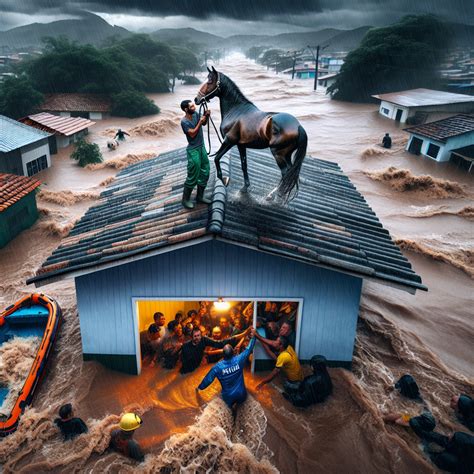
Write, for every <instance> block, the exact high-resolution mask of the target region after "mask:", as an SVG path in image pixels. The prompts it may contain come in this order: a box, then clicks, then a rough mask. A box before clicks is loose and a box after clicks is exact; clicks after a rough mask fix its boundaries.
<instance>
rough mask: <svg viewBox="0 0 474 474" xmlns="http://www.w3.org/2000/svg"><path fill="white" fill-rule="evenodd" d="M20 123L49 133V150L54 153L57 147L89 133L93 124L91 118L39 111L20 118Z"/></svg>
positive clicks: (75, 140) (61, 146)
mask: <svg viewBox="0 0 474 474" xmlns="http://www.w3.org/2000/svg"><path fill="white" fill-rule="evenodd" d="M20 122H21V123H24V124H25V125H29V126H30V127H33V128H37V129H38V130H43V131H45V132H48V133H50V134H51V137H50V142H49V144H50V150H51V153H52V154H53V155H54V154H55V153H57V152H58V149H59V148H66V147H67V146H68V145H70V144H71V143H75V142H77V141H78V140H79V139H80V138H82V137H84V136H86V135H87V134H88V133H89V127H90V126H91V125H94V124H95V122H93V121H92V120H89V119H86V118H82V117H58V116H57V115H53V114H49V113H47V112H41V113H39V114H34V115H29V116H28V117H25V118H22V119H21V120H20Z"/></svg>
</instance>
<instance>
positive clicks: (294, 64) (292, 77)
mask: <svg viewBox="0 0 474 474" xmlns="http://www.w3.org/2000/svg"><path fill="white" fill-rule="evenodd" d="M297 56H298V52H297V51H295V52H294V53H293V69H292V71H291V80H293V79H294V78H295V67H296V58H297Z"/></svg>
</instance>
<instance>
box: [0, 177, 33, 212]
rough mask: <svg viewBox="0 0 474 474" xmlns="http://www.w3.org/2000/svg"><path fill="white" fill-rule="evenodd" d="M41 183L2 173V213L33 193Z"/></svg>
mask: <svg viewBox="0 0 474 474" xmlns="http://www.w3.org/2000/svg"><path fill="white" fill-rule="evenodd" d="M40 184H41V183H40V182H39V181H38V180H37V179H34V178H29V177H28V176H17V175H16V174H8V173H0V213H1V212H3V211H5V210H6V209H8V208H9V207H10V206H13V204H15V203H16V202H18V201H19V200H20V199H22V198H24V197H25V196H27V195H28V194H30V193H31V192H33V191H34V190H35V189H36V188H37V187H38V186H40Z"/></svg>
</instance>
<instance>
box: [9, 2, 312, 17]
mask: <svg viewBox="0 0 474 474" xmlns="http://www.w3.org/2000/svg"><path fill="white" fill-rule="evenodd" d="M73 8H83V9H87V10H92V11H102V12H110V13H125V12H130V13H134V12H135V13H137V12H140V13H148V14H153V15H160V16H168V15H184V16H189V17H193V18H208V17H210V16H220V17H225V18H235V19H237V20H255V19H259V18H263V17H265V16H267V15H270V14H273V15H275V14H276V15H284V14H289V13H294V12H298V11H306V12H311V13H315V12H318V11H321V7H320V4H319V0H292V1H283V2H280V1H278V0H238V1H234V0H138V1H137V0H98V1H95V0H91V1H87V0H86V1H81V0H77V1H70V2H61V1H59V0H26V1H25V0H21V1H18V0H0V11H5V12H21V13H27V12H29V13H36V12H39V11H44V10H62V11H64V10H67V11H70V10H71V9H73Z"/></svg>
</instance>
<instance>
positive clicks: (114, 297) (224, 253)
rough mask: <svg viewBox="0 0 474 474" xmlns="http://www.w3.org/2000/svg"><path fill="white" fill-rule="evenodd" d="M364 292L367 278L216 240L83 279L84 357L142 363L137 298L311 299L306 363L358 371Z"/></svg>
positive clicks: (306, 307)
mask: <svg viewBox="0 0 474 474" xmlns="http://www.w3.org/2000/svg"><path fill="white" fill-rule="evenodd" d="M361 286H362V280H361V279H360V278H356V277H352V276H349V275H346V274H342V273H337V272H333V271H330V270H327V269H323V268H319V267H315V266H312V265H307V264H304V263H300V262H297V261H295V260H291V259H286V258H281V257H278V256H274V255H270V254H265V253H262V252H258V251H256V250H252V249H248V248H244V247H240V246H236V245H232V244H229V243H225V242H222V241H218V240H211V241H207V242H203V243H200V244H197V245H194V246H189V247H185V248H181V249H177V250H175V251H173V252H169V253H165V254H162V255H157V256H154V257H150V258H147V259H143V260H137V261H135V262H132V263H128V264H125V265H121V266H117V267H114V268H110V269H107V270H102V271H99V272H96V273H92V274H88V275H84V276H81V277H78V278H76V291H77V299H78V308H79V316H80V325H81V335H82V343H83V352H84V354H86V355H87V358H91V355H92V356H93V355H94V354H101V355H124V356H125V355H127V356H132V355H133V356H135V346H136V343H135V337H136V331H137V328H136V327H135V323H134V316H133V304H132V298H140V297H156V298H157V299H160V298H161V299H166V298H167V297H168V298H173V297H174V298H180V297H183V298H184V297H193V298H196V300H199V299H204V298H208V297H218V296H223V297H225V298H229V299H232V297H248V298H251V297H254V298H264V299H269V300H271V299H272V298H289V299H290V298H303V299H304V302H303V314H302V318H301V319H302V322H301V324H302V329H301V338H300V346H299V357H300V358H301V359H309V358H311V356H312V355H314V354H316V353H319V354H324V355H325V356H326V357H327V358H328V359H329V360H332V361H338V362H346V363H350V361H351V360H352V351H353V346H354V337H355V331H356V322H357V315H358V311H359V300H360V293H361ZM92 358H93V357H92Z"/></svg>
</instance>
